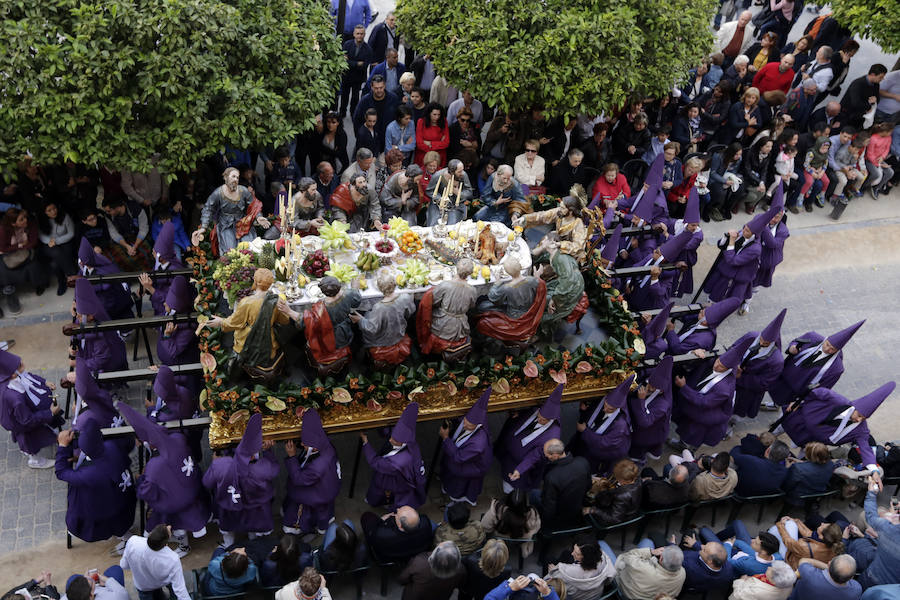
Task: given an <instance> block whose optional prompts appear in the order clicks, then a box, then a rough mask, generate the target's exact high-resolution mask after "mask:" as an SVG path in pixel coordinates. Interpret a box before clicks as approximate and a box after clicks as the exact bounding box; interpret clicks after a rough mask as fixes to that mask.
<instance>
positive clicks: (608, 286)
mask: <svg viewBox="0 0 900 600" xmlns="http://www.w3.org/2000/svg"><path fill="white" fill-rule="evenodd" d="M598 275H599V273H598ZM600 287H602V288H603V289H604V290H608V289H609V288H611V287H612V286H611V285H609V284H608V283H601V284H600Z"/></svg>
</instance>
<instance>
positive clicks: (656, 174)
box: [644, 152, 666, 198]
mask: <svg viewBox="0 0 900 600" xmlns="http://www.w3.org/2000/svg"><path fill="white" fill-rule="evenodd" d="M665 162H666V159H665V156H663V153H662V152H660V153H659V154H657V155H656V158H655V159H653V162H652V163H650V170H648V171H647V176H646V177H645V178H644V183H645V184H646V185H647V194H648V195H650V197H651V198H652V197H653V195H652V194H651V192H653V190H655V189H657V188H661V187H662V184H663V168H664V167H665Z"/></svg>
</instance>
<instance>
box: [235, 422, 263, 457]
mask: <svg viewBox="0 0 900 600" xmlns="http://www.w3.org/2000/svg"><path fill="white" fill-rule="evenodd" d="M262 443H263V436H262V415H261V414H259V413H254V414H253V416H251V417H250V420H249V421H247V428H246V429H245V430H244V435H243V436H241V441H240V443H239V444H238V446H237V449H235V451H234V459H235V460H236V461H238V462H240V463H244V464H249V463H250V460H251V459H252V458H253V456H254V455H256V454H259V453H260V452H261V451H262Z"/></svg>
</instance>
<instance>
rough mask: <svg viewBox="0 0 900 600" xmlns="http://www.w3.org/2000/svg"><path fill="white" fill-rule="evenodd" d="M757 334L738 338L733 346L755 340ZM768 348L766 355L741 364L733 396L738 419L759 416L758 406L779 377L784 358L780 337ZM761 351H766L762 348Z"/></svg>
mask: <svg viewBox="0 0 900 600" xmlns="http://www.w3.org/2000/svg"><path fill="white" fill-rule="evenodd" d="M758 335H759V332H757V331H750V332H747V333H745V334H744V335H743V336H741V337H740V338H738V341H737V342H735V344H739V343H741V342H743V341H744V340H747V339H749V340H751V342H753V341H754V340H756V338H757V336H758ZM769 348H771V349H770V350H768V354H766V355H765V356H763V357H762V358H760V357H754V358H751V359H750V360H744V361H742V362H741V376H740V377H738V378H737V380H736V387H735V396H734V414H736V415H737V416H739V417H750V418H751V419H754V418H756V415H757V414H759V405H760V403H761V402H762V399H763V396H765V395H766V392H767V391H769V389H770V388H771V387H772V384H773V383H775V381H776V380H777V379H778V376H779V375H781V369H782V368H783V367H784V358H783V356H782V354H781V337H780V336H779V338H778V340H777V341H776V342H775V343H774V344H773V345H772V346H770V347H769ZM755 349H756V346H755V345H753V344H751V347H750V350H749V352H753V351H754V350H755ZM760 350H761V352H762V351H766V350H767V349H765V348H762V349H760Z"/></svg>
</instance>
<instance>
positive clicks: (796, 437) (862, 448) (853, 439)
mask: <svg viewBox="0 0 900 600" xmlns="http://www.w3.org/2000/svg"><path fill="white" fill-rule="evenodd" d="M852 405H853V403H852V402H851V401H850V400H849V399H847V398H846V397H844V396H842V395H841V394H838V393H837V392H835V391H833V390H830V389H828V388H816V389H814V390H812V391H811V392H810V393H809V394H808V395H807V396H806V398H805V399H804V400H803V403H802V404H801V405H800V408H798V409H797V410H795V411H793V412H790V413H788V415H787V416H786V417H785V418H784V421H782V422H781V426H782V427H784V432H785V433H787V434H788V436H789V437H790V438H791V440H792V441H793V442H794V443H795V444H797V445H798V446H800V447H803V446H804V445H805V444H807V443H808V442H822V443H823V444H826V445H829V446H842V445H844V444H857V445H858V446H859V453H860V456H861V458H862V464H864V465H869V464H872V463H875V462H876V460H875V454H874V452H872V447H871V446H870V445H869V426H868V424H867V423H866V421H863V422H862V423H860V424H859V425H857V426H856V427H855V428H854V429H853V431H851V432H850V433H849V434H846V435H843V436H841V439H839V440H838V441H837V443H833V442H831V441H830V440H829V438H830V437H831V436H832V435H833V434H834V433H835V431H836V428H835V427H834V425H830V424H828V423H826V422H823V421H826V420H827V419H828V415H829V414H830V413H831V412H832V411H834V410H835V409H838V408H842V407H846V408H850V407H851V406H852Z"/></svg>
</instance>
